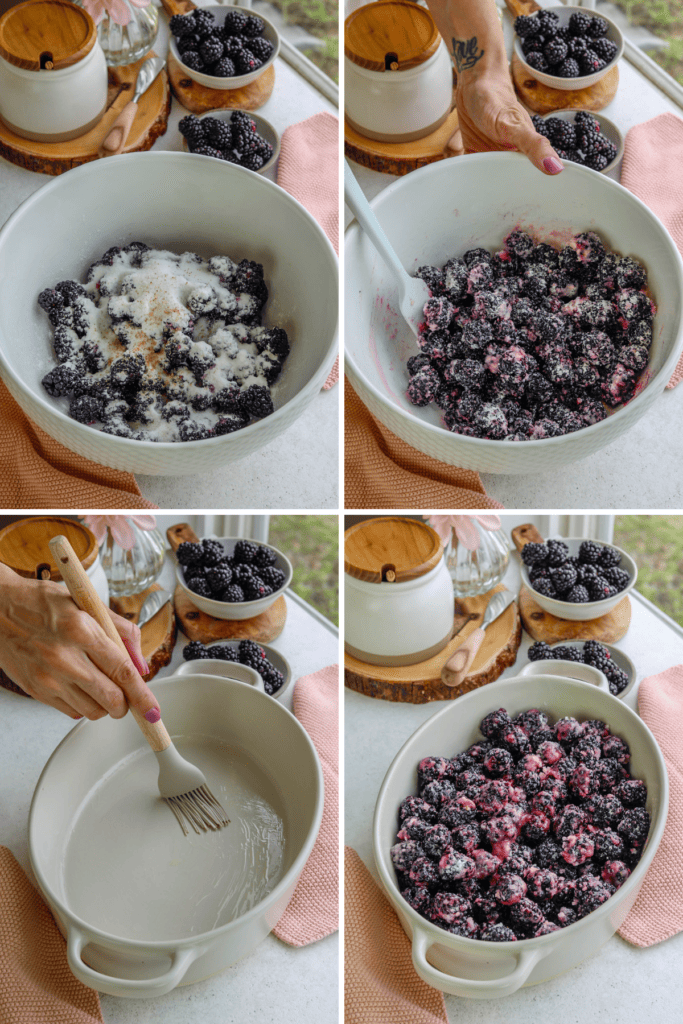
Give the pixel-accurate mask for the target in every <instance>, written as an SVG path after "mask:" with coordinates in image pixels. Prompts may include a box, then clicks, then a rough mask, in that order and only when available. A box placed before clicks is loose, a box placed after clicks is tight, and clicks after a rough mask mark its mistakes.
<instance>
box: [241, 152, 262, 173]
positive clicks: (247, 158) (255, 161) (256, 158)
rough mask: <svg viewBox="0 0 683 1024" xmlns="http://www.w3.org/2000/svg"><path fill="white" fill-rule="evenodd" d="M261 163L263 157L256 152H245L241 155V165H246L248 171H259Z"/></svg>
mask: <svg viewBox="0 0 683 1024" xmlns="http://www.w3.org/2000/svg"><path fill="white" fill-rule="evenodd" d="M263 164H264V160H263V157H262V156H260V155H259V154H258V153H246V154H245V155H244V156H243V157H242V167H246V168H247V169H248V170H250V171H260V170H261V168H262V167H263Z"/></svg>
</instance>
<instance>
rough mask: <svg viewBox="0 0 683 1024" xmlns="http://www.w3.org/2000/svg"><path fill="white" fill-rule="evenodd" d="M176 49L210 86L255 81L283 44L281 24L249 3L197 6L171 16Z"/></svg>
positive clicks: (194, 76)
mask: <svg viewBox="0 0 683 1024" xmlns="http://www.w3.org/2000/svg"><path fill="white" fill-rule="evenodd" d="M169 28H170V30H171V42H170V48H171V53H172V54H173V56H174V57H175V59H176V60H177V61H178V63H179V64H180V65H181V67H182V68H183V70H184V71H186V72H187V74H188V76H189V77H190V78H191V79H192V80H193V81H195V82H198V83H199V85H204V86H206V88H207V89H220V90H226V89H241V88H242V87H243V86H245V85H250V84H251V83H252V82H254V81H256V79H257V78H259V77H260V76H261V75H262V74H263V72H264V71H266V70H267V69H268V68H269V67H270V65H271V64H272V63H273V61H274V60H275V58H276V57H277V55H278V52H279V50H280V37H279V35H278V32H277V29H276V28H275V26H274V25H273V24H271V22H269V21H268V20H267V19H266V18H262V17H261V16H260V15H257V14H254V12H253V11H251V10H249V9H248V8H245V7H196V8H195V9H194V10H193V11H191V12H190V13H189V14H175V15H174V16H173V17H172V18H171V20H170V22H169Z"/></svg>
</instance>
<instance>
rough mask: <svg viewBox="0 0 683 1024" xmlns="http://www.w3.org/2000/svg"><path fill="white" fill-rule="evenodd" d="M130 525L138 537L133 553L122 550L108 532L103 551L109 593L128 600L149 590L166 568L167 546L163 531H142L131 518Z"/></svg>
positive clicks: (101, 554)
mask: <svg viewBox="0 0 683 1024" xmlns="http://www.w3.org/2000/svg"><path fill="white" fill-rule="evenodd" d="M128 523H129V525H130V528H131V530H132V531H133V533H134V534H135V543H134V544H133V547H132V548H131V549H130V551H126V550H124V548H121V547H119V545H118V544H117V543H116V541H115V540H114V538H113V537H112V535H111V530H109V529H107V536H106V537H105V539H104V541H103V543H102V547H101V548H100V558H101V560H102V568H103V569H104V573H105V576H106V577H107V581H108V583H109V593H110V594H111V595H112V596H114V597H129V596H130V595H131V594H139V593H140V592H141V591H142V590H146V589H147V587H149V586H151V584H152V583H154V581H155V580H156V579H157V577H158V576H159V574H160V573H161V570H162V568H163V565H164V558H165V543H164V538H163V535H162V533H161V531H160V530H157V529H154V530H141V529H140V527H139V526H138V525H137V524H136V523H135V522H134V521H133V520H132V519H129V520H128Z"/></svg>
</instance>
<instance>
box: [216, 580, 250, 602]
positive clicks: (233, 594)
mask: <svg viewBox="0 0 683 1024" xmlns="http://www.w3.org/2000/svg"><path fill="white" fill-rule="evenodd" d="M221 601H227V602H228V603H229V604H241V603H242V601H244V591H243V590H242V588H241V587H238V586H237V584H236V583H231V584H230V586H229V587H227V588H226V589H225V590H224V591H223V593H222V594H221Z"/></svg>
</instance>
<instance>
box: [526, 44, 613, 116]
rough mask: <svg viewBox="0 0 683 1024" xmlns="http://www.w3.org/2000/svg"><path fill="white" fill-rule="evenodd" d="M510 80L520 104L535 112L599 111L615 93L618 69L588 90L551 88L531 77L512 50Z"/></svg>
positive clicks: (609, 101) (610, 72)
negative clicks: (513, 84)
mask: <svg viewBox="0 0 683 1024" xmlns="http://www.w3.org/2000/svg"><path fill="white" fill-rule="evenodd" d="M512 80H513V82H514V83H515V88H516V90H517V95H518V96H519V98H520V99H521V101H522V103H524V104H525V105H526V106H527V107H529V108H530V109H531V110H533V111H534V112H535V113H537V114H549V113H550V112H551V111H553V110H602V109H603V107H606V106H607V104H608V103H611V102H612V100H613V99H614V97H615V96H616V93H617V88H618V87H619V68H618V67H617V66H616V65H615V66H614V67H613V68H612V70H611V71H609V72H608V73H607V74H606V75H605V77H604V78H601V79H600V81H599V82H596V83H595V85H591V86H590V87H589V88H588V89H570V90H564V89H551V88H550V86H548V85H544V84H543V83H542V82H538V81H537V80H536V79H535V78H532V77H531V75H530V74H529V72H528V71H527V70H526V68H525V67H524V65H523V64H522V62H521V61H520V59H519V57H518V56H517V54H516V53H513V54H512Z"/></svg>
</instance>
